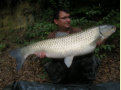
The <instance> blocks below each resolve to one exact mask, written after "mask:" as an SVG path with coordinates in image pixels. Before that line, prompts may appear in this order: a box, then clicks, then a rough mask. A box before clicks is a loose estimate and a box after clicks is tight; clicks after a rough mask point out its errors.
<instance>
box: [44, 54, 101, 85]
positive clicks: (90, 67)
mask: <svg viewBox="0 0 121 90" xmlns="http://www.w3.org/2000/svg"><path fill="white" fill-rule="evenodd" d="M99 64H100V60H99V58H97V57H96V56H94V55H93V54H88V55H85V56H78V57H74V60H73V62H72V65H71V67H70V68H67V66H66V65H65V63H64V60H63V59H62V60H59V59H53V60H52V62H49V63H47V64H45V65H44V68H45V70H46V71H47V73H48V76H49V78H50V80H51V81H52V82H53V83H67V84H69V83H84V84H85V83H90V82H92V81H93V80H95V79H96V71H97V69H98V66H99Z"/></svg>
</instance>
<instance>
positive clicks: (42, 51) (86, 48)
mask: <svg viewBox="0 0 121 90" xmlns="http://www.w3.org/2000/svg"><path fill="white" fill-rule="evenodd" d="M70 22H71V19H70V14H69V13H68V11H66V10H58V11H57V12H55V15H54V23H55V24H56V25H57V26H58V30H57V31H55V32H52V33H51V34H50V35H49V36H48V38H49V39H47V40H43V41H39V42H37V43H34V44H31V45H28V46H26V47H23V48H19V49H15V50H12V51H11V52H10V55H11V56H12V57H14V58H15V59H16V63H17V70H19V69H20V68H21V67H22V65H23V63H24V61H25V60H26V58H27V57H28V56H29V55H30V54H35V55H37V56H39V57H40V58H44V57H48V58H53V60H52V62H49V63H47V64H46V65H45V66H44V67H45V70H46V71H47V72H48V75H49V77H50V79H51V80H52V81H53V83H71V82H72V83H75V82H78V81H79V82H80V83H84V82H85V83H87V82H89V81H91V80H94V79H95V74H96V69H97V67H98V65H99V59H98V58H97V57H95V56H94V55H93V54H92V52H93V51H94V50H95V48H96V46H97V45H100V44H102V43H103V41H104V40H105V39H107V38H108V37H109V36H110V35H111V34H113V33H114V32H115V30H116V27H115V26H113V25H101V26H96V27H93V28H89V29H87V30H81V29H80V28H72V27H71V25H70ZM76 32H78V33H76ZM63 58H64V60H63Z"/></svg>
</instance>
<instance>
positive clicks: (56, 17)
mask: <svg viewBox="0 0 121 90" xmlns="http://www.w3.org/2000/svg"><path fill="white" fill-rule="evenodd" d="M60 11H64V12H66V13H69V10H65V9H58V10H56V11H55V12H54V17H53V19H59V13H60Z"/></svg>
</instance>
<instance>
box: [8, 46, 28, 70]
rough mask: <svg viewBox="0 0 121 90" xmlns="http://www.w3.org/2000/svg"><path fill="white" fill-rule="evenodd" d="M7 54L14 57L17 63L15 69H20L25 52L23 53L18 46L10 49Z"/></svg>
mask: <svg viewBox="0 0 121 90" xmlns="http://www.w3.org/2000/svg"><path fill="white" fill-rule="evenodd" d="M9 54H10V55H11V56H12V57H13V58H15V59H16V63H17V67H16V70H17V71H18V70H19V69H21V67H22V65H23V63H24V61H25V59H26V57H25V54H23V53H22V52H21V49H20V48H17V49H14V50H12V51H10V52H9Z"/></svg>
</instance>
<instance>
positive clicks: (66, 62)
mask: <svg viewBox="0 0 121 90" xmlns="http://www.w3.org/2000/svg"><path fill="white" fill-rule="evenodd" d="M73 58H74V56H70V57H66V58H65V59H64V63H65V64H66V66H67V67H68V68H69V67H70V66H71V64H72V61H73Z"/></svg>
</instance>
